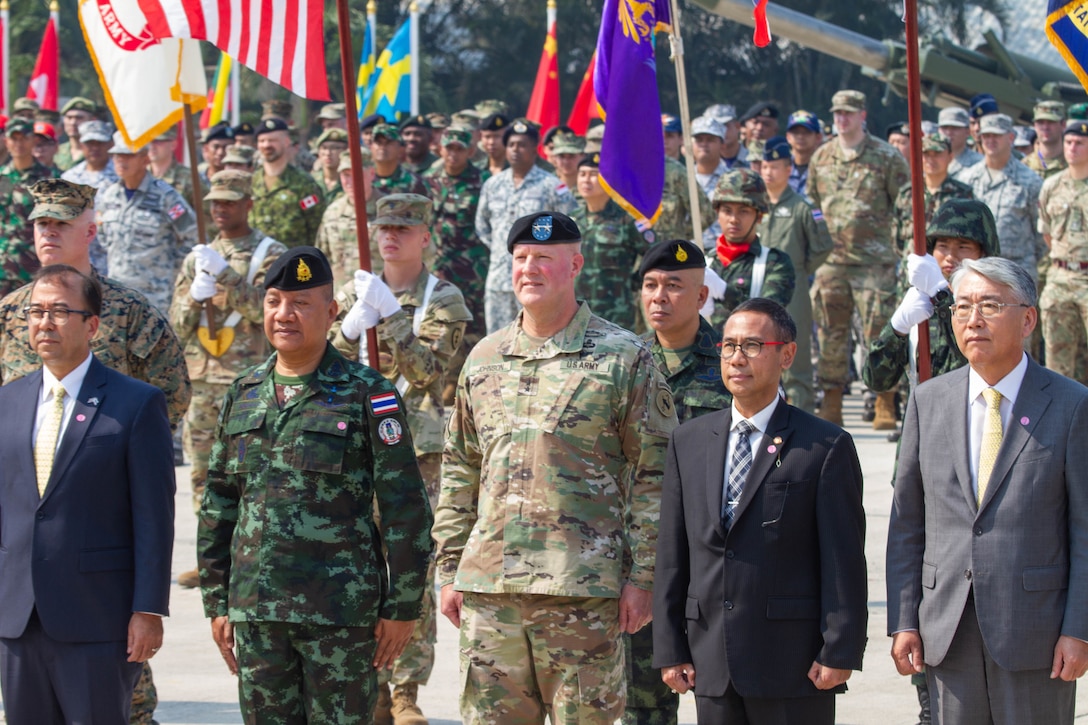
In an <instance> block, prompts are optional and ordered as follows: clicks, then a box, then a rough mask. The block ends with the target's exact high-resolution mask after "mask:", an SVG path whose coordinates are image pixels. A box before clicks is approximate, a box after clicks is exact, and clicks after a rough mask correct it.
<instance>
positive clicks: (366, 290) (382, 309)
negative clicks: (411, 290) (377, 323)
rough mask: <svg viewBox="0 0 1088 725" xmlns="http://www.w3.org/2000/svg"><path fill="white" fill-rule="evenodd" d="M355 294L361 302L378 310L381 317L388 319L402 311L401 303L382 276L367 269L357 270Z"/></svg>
mask: <svg viewBox="0 0 1088 725" xmlns="http://www.w3.org/2000/svg"><path fill="white" fill-rule="evenodd" d="M355 294H356V295H357V296H358V297H359V300H360V301H361V302H365V303H366V304H367V306H369V307H370V308H371V309H373V310H377V311H378V315H379V319H383V320H384V319H388V318H390V317H392V316H393V315H395V314H397V312H399V311H400V303H399V302H397V297H396V295H394V294H393V292H392V290H390V289H389V287H387V286H386V284H385V282H382V280H381V278H380V277H377V276H375V275H373V274H371V273H370V272H367V271H366V270H365V269H357V270H355Z"/></svg>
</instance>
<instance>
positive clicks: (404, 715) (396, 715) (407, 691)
mask: <svg viewBox="0 0 1088 725" xmlns="http://www.w3.org/2000/svg"><path fill="white" fill-rule="evenodd" d="M418 692H419V685H417V684H416V683H414V682H409V683H407V684H404V685H397V686H396V687H394V688H393V725H427V718H425V717H423V711H422V710H420V709H419V705H417V704H416V694H417V693H418Z"/></svg>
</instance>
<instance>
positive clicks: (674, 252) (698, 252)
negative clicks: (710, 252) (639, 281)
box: [638, 239, 706, 277]
mask: <svg viewBox="0 0 1088 725" xmlns="http://www.w3.org/2000/svg"><path fill="white" fill-rule="evenodd" d="M704 267H706V255H705V254H703V250H702V249H700V248H699V247H698V246H697V245H695V244H692V243H691V242H689V241H688V240H686V239H673V240H672V241H671V242H658V243H657V244H651V245H650V248H649V249H647V250H646V253H645V254H643V255H642V264H640V265H639V267H638V275H639V276H640V277H645V276H646V273H647V272H649V271H650V270H651V269H663V270H665V271H667V272H671V271H673V270H677V269H702V268H704Z"/></svg>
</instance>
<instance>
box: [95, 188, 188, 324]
mask: <svg viewBox="0 0 1088 725" xmlns="http://www.w3.org/2000/svg"><path fill="white" fill-rule="evenodd" d="M95 209H96V211H97V216H98V241H99V242H100V243H101V245H102V249H103V250H105V252H106V260H107V265H108V268H109V276H110V278H111V279H115V280H117V281H118V282H120V283H121V284H123V285H125V286H127V287H131V288H132V289H134V290H136V291H137V292H140V293H141V294H143V295H144V296H145V297H147V300H148V301H149V302H150V303H151V304H153V305H155V308H156V309H158V310H159V311H160V312H162V313H163V314H164V315H169V314H170V298H171V297H172V296H173V293H174V279H175V278H176V277H177V274H178V269H179V268H180V267H181V262H182V260H183V259H185V255H187V254H188V253H189V252H190V251H192V249H193V244H194V243H195V242H196V215H195V214H194V213H193V210H192V207H190V206H189V205H188V204H187V203H186V202H185V200H184V199H182V198H181V194H179V193H178V192H177V191H175V190H174V188H173V187H171V186H170V185H169V184H167V183H166V182H164V181H159V180H158V179H156V178H155V177H153V176H152V175H151V174H150V173H147V174H144V178H143V181H141V182H140V186H139V187H137V188H136V190H135V193H134V194H133V195H132V198H131V199H128V198H127V196H126V194H125V185H124V183H123V182H120V181H118V182H117V183H116V184H112V185H110V186H107V187H106V188H105V189H102V190H101V191H99V192H98V196H97V197H96V199H95Z"/></svg>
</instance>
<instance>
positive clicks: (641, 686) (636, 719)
mask: <svg viewBox="0 0 1088 725" xmlns="http://www.w3.org/2000/svg"><path fill="white" fill-rule="evenodd" d="M623 644H624V651H625V653H626V658H625V659H626V660H627V662H626V664H627V708H626V709H625V710H624V711H623V720H622V722H623V725H676V709H677V707H679V706H680V696H679V695H677V694H676V693H675V692H673V691H672V689H670V688H669V686H668V685H666V684H665V683H664V682H662V680H661V670H659V669H655V668H654V666H653V664H652V662H653V656H654V633H653V624H652V623H651V624H647V625H646V626H645V627H643V628H642V629H640V630H639V631H638V632H635V633H634V634H625V635H623Z"/></svg>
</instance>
